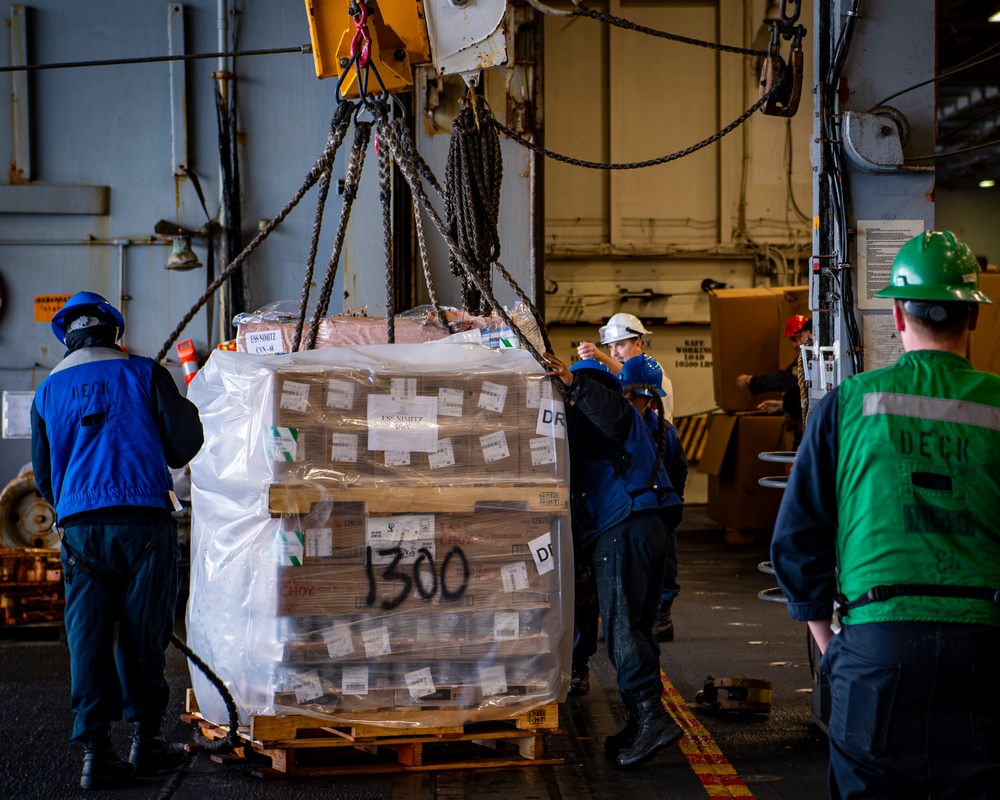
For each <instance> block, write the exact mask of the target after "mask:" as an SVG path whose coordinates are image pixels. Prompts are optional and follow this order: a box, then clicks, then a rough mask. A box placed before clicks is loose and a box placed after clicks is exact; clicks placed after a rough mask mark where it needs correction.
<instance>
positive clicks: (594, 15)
mask: <svg viewBox="0 0 1000 800" xmlns="http://www.w3.org/2000/svg"><path fill="white" fill-rule="evenodd" d="M576 6H577V7H576V10H575V11H574V12H573V13H572V15H571V16H574V17H590V18H591V19H596V20H597V21H598V22H604V23H607V24H608V25H614V26H615V27H616V28H624V29H625V30H630V31H637V32H638V33H645V34H647V35H648V36H656V37H659V38H660V39H669V40H670V41H672V42H680V43H682V44H693V45H695V46H696V47H707V48H708V49H709V50H721V51H722V52H723V53H739V54H740V55H744V56H762V57H767V52H766V51H764V50H751V49H750V48H747V47H733V46H731V45H728V44H718V43H717V42H706V41H705V40H703V39H692V38H690V37H689V36H678V35H677V34H676V33H667V32H666V31H660V30H657V29H656V28H649V27H646V26H645V25H639V24H637V23H635V22H631V21H629V20H627V19H623V18H621V17H616V16H614V15H612V14H604V13H602V12H600V11H595V10H594V9H592V8H587V6H585V5H584V4H583V3H579V2H578V3H577V4H576Z"/></svg>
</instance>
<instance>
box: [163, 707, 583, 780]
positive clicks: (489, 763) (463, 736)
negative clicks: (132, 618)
mask: <svg viewBox="0 0 1000 800" xmlns="http://www.w3.org/2000/svg"><path fill="white" fill-rule="evenodd" d="M461 713H462V712H461V710H460V709H449V710H445V709H437V710H435V711H434V712H433V718H434V720H435V722H440V723H443V724H439V725H436V726H434V727H429V726H423V727H419V728H413V727H409V728H406V727H400V728H393V727H387V726H386V725H385V724H378V723H380V722H381V723H386V722H397V723H406V722H411V723H412V720H413V718H414V715H415V714H420V711H419V710H406V711H381V712H378V716H377V717H373V718H372V723H371V724H366V723H359V722H357V721H356V720H355V722H353V723H345V724H340V723H339V722H334V723H333V724H331V725H329V726H327V725H324V724H323V722H324V721H323V720H320V719H317V718H316V717H306V716H296V715H292V716H286V717H274V716H260V717H252V718H251V720H250V725H249V726H241V727H240V730H239V735H240V740H241V741H242V743H243V745H242V747H241V748H239V750H238V752H237V753H236V754H234V755H232V756H213V757H212V759H213V760H214V761H217V762H219V763H225V762H226V761H229V760H232V759H240V760H242V759H244V758H247V757H253V756H256V757H258V758H260V757H263V758H266V759H268V760H269V762H270V765H269V766H260V767H256V768H254V769H253V770H251V771H252V772H253V774H254V775H256V776H257V777H260V778H278V777H307V776H322V775H370V774H379V773H397V772H427V771H444V770H466V769H498V768H503V767H524V766H539V765H543V764H562V763H563V761H564V759H561V758H548V757H547V752H546V737H548V736H552V735H556V734H561V733H562V732H563V731H561V730H560V729H559V728H558V724H559V706H558V704H556V703H554V702H553V703H549V704H547V705H544V706H542V707H540V708H536V709H532V710H530V711H526V712H524V713H522V714H519V715H517V716H515V717H511V718H509V719H504V720H496V721H491V722H474V723H466V724H460V723H459V719H460V714H461ZM449 717H452V718H453V719H451V720H449ZM182 718H183V719H184V720H185V721H187V722H191V723H194V724H197V725H198V726H199V728H200V730H201V733H202V735H204V736H205V738H207V739H210V740H213V741H214V740H218V739H224V738H226V736H227V729H226V728H225V727H224V726H219V725H216V724H215V723H212V722H209V721H208V720H206V719H205V718H204V717H202V716H201V713H200V712H199V711H198V705H197V699H196V698H195V696H194V692H193V691H191V690H190V689H189V690H188V695H187V713H186V714H184V715H182ZM449 722H454V723H455V724H448V723H449ZM248 750H250V751H252V753H248V752H247V751H248Z"/></svg>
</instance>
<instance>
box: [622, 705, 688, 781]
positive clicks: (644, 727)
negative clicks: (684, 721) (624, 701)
mask: <svg viewBox="0 0 1000 800" xmlns="http://www.w3.org/2000/svg"><path fill="white" fill-rule="evenodd" d="M636 716H637V719H636V722H637V724H638V726H639V730H638V731H637V732H636V734H635V739H633V740H632V745H631V746H630V747H626V748H623V749H622V751H621V752H620V753H619V754H618V762H617V763H618V766H619V767H637V766H639V764H642V763H643V762H644V761H648V760H649V759H650V758H652V757H653V755H654V754H656V753H657V752H659V751H660V750H662V749H663V748H664V747H670V745H672V744H674V743H676V742H677V741H679V740H680V738H681V737H682V736H683V735H684V729H683V728H682V727H681V726H680V725H678V724H677V723H676V722H674V718H673V717H671V716H670V714H669V713H667V709H666V708H665V707H664V705H663V700H662V699H661V698H660V695H659V694H656V695H653V696H650V697H647V698H645V699H643V700H640V701H639V702H637V703H636Z"/></svg>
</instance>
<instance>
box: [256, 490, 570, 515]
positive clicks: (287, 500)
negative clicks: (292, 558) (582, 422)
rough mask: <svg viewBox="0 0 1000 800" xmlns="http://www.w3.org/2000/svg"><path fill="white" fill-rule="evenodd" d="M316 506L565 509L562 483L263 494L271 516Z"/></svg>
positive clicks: (372, 511)
mask: <svg viewBox="0 0 1000 800" xmlns="http://www.w3.org/2000/svg"><path fill="white" fill-rule="evenodd" d="M319 502H333V503H363V504H364V506H365V511H364V513H365V514H368V515H372V516H378V515H386V514H417V513H421V512H451V513H465V514H471V513H473V512H475V511H486V510H490V511H538V512H545V513H548V514H562V513H565V512H566V511H567V510H568V509H569V487H568V486H567V485H566V484H557V483H552V484H508V483H495V484H488V485H482V486H480V485H467V486H463V485H457V484H456V485H454V486H400V485H394V486H393V487H392V489H391V490H387V489H386V487H384V486H364V485H357V484H346V483H336V482H333V481H304V482H301V483H274V484H271V487H270V489H269V491H268V508H269V510H270V512H271V515H272V516H282V515H285V514H308V513H309V510H310V509H311V508H312V507H313V505H314V504H316V503H319Z"/></svg>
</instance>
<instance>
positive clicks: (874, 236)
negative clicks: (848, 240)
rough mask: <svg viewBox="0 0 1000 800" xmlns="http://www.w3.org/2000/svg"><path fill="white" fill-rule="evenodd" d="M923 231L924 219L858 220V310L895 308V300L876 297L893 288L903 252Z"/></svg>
mask: <svg viewBox="0 0 1000 800" xmlns="http://www.w3.org/2000/svg"><path fill="white" fill-rule="evenodd" d="M923 231H924V221H923V220H922V219H859V220H858V284H859V285H858V308H863V309H871V308H892V300H891V299H889V298H881V297H875V293H876V292H878V291H881V290H882V289H884V288H885V287H886V286H888V285H889V274H890V272H891V271H892V260H893V259H894V258H895V257H896V253H898V252H899V248H900V247H902V246H903V245H904V244H906V242H908V241H909V240H910V239H912V238H913V237H914V236H916V235H918V234H920V233H923Z"/></svg>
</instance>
